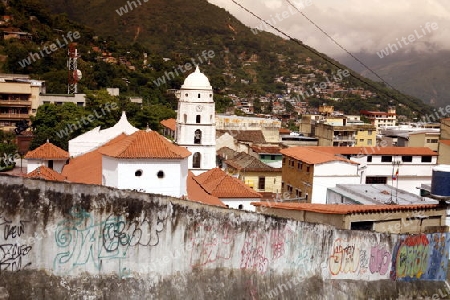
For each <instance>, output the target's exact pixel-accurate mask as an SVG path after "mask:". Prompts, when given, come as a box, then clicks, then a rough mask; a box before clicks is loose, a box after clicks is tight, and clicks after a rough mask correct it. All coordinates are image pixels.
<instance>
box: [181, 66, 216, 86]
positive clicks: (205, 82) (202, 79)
mask: <svg viewBox="0 0 450 300" xmlns="http://www.w3.org/2000/svg"><path fill="white" fill-rule="evenodd" d="M181 89H184V90H212V86H211V84H210V83H209V79H208V77H206V76H205V74H203V73H202V72H200V69H199V67H198V65H197V66H196V68H195V71H194V72H193V73H191V74H189V76H188V77H186V79H185V80H184V84H183V85H182V86H181Z"/></svg>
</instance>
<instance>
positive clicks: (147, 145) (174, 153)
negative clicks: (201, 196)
mask: <svg viewBox="0 0 450 300" xmlns="http://www.w3.org/2000/svg"><path fill="white" fill-rule="evenodd" d="M99 152H100V153H101V154H104V155H107V156H111V157H116V158H165V159H180V158H186V157H188V156H189V155H191V152H189V151H188V150H187V149H186V148H183V147H180V146H177V145H175V144H173V143H172V142H170V141H168V140H167V139H166V138H164V137H163V136H161V135H160V134H159V133H157V132H156V131H144V130H139V131H136V132H135V133H133V134H132V135H130V136H127V137H126V138H125V139H123V140H121V141H119V142H117V143H115V144H114V145H110V146H103V147H101V148H100V149H99Z"/></svg>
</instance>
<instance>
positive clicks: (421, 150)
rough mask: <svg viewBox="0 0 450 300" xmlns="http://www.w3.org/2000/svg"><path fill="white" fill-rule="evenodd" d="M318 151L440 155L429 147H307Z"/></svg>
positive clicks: (344, 153) (351, 153) (355, 153)
mask: <svg viewBox="0 0 450 300" xmlns="http://www.w3.org/2000/svg"><path fill="white" fill-rule="evenodd" d="M306 148H310V149H314V150H316V151H321V152H326V153H330V154H334V155H336V154H341V155H346V154H348V155H358V154H360V155H424V156H437V155H438V154H437V153H436V152H434V151H433V150H431V149H430V148H428V147H382V146H373V147H331V146H330V147H326V146H316V147H306Z"/></svg>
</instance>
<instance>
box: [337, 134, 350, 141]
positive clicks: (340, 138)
mask: <svg viewBox="0 0 450 300" xmlns="http://www.w3.org/2000/svg"><path fill="white" fill-rule="evenodd" d="M333 140H334V141H355V136H354V135H335V136H334V137H333Z"/></svg>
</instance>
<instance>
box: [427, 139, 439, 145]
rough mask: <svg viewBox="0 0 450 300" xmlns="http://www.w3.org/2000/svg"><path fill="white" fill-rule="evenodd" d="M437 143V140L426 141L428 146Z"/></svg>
mask: <svg viewBox="0 0 450 300" xmlns="http://www.w3.org/2000/svg"><path fill="white" fill-rule="evenodd" d="M438 142H439V140H437V139H427V143H428V144H437V143H438Z"/></svg>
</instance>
